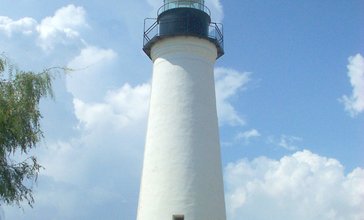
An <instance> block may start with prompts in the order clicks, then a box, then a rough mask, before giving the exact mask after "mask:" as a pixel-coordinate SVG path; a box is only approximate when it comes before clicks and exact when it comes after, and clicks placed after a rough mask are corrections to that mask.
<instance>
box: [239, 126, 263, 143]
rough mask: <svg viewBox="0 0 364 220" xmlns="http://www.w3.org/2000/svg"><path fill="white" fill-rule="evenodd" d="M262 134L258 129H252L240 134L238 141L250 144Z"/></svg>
mask: <svg viewBox="0 0 364 220" xmlns="http://www.w3.org/2000/svg"><path fill="white" fill-rule="evenodd" d="M260 136H261V134H260V133H259V131H258V130H256V129H251V130H249V131H244V132H239V133H238V134H237V135H236V139H238V140H240V139H243V140H244V142H245V143H249V141H250V139H252V138H257V137H260Z"/></svg>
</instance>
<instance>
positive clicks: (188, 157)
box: [137, 36, 226, 220]
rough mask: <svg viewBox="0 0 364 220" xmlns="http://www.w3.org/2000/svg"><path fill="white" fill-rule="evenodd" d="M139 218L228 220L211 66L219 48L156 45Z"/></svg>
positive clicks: (192, 42)
mask: <svg viewBox="0 0 364 220" xmlns="http://www.w3.org/2000/svg"><path fill="white" fill-rule="evenodd" d="M151 54H152V59H153V62H154V65H153V82H152V94H151V102H150V112H149V121H148V131H147V138H146V145H145V153H144V166H143V175H142V182H141V190H140V195H139V207H138V217H137V219H138V220H172V215H174V214H183V215H185V220H225V219H226V217H225V203H224V192H223V190H224V189H223V180H222V168H221V158H220V145H219V133H218V124H217V114H216V99H215V88H214V76H213V68H214V63H215V59H216V55H217V51H216V47H215V45H214V44H212V43H211V42H209V41H207V40H205V39H199V38H196V37H183V36H181V37H173V38H167V39H164V40H160V41H159V42H158V43H157V44H155V46H153V48H152V52H151Z"/></svg>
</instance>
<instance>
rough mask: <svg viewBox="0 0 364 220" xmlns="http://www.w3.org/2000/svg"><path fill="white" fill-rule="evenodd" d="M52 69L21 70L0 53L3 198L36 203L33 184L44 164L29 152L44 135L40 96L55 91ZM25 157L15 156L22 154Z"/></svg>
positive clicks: (0, 176) (10, 201)
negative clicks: (41, 124)
mask: <svg viewBox="0 0 364 220" xmlns="http://www.w3.org/2000/svg"><path fill="white" fill-rule="evenodd" d="M51 71H52V69H46V70H44V71H43V72H40V73H34V72H31V71H22V70H19V69H18V68H16V67H15V66H14V65H13V64H11V62H10V61H9V59H7V58H6V57H5V56H4V55H0V202H1V203H5V204H8V205H13V204H16V205H18V206H20V202H22V201H27V202H28V204H29V205H30V206H32V204H33V203H34V198H33V195H32V186H33V185H34V183H35V182H36V181H37V176H38V173H39V171H40V169H41V168H42V167H41V165H40V164H39V163H38V161H37V159H36V157H35V156H28V153H29V151H30V150H31V149H33V148H35V147H36V144H37V143H39V141H40V140H41V139H42V137H43V132H42V130H41V126H40V119H41V118H42V115H41V112H40V110H39V101H40V99H41V98H44V97H47V96H50V97H53V92H52V76H51V74H50V72H51ZM24 156H25V158H26V159H18V160H20V161H16V160H15V159H14V158H19V157H23V158H24Z"/></svg>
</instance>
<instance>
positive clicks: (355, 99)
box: [340, 54, 364, 117]
mask: <svg viewBox="0 0 364 220" xmlns="http://www.w3.org/2000/svg"><path fill="white" fill-rule="evenodd" d="M347 67H348V76H349V78H350V84H351V86H352V87H353V92H352V95H351V96H350V97H348V96H346V95H344V96H342V98H341V99H340V101H341V102H342V103H344V105H345V110H346V111H348V112H349V113H350V115H351V116H352V117H355V116H356V115H358V114H359V113H362V112H363V111H364V57H363V56H362V55H361V54H356V55H355V56H352V57H349V64H348V66H347Z"/></svg>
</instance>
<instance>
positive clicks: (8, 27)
mask: <svg viewBox="0 0 364 220" xmlns="http://www.w3.org/2000/svg"><path fill="white" fill-rule="evenodd" d="M36 26H37V21H36V20H34V19H33V18H29V17H24V18H21V19H19V20H16V21H13V20H12V19H11V18H9V17H6V16H0V32H4V33H5V34H6V35H7V36H8V37H11V36H12V34H13V33H22V34H24V35H30V34H32V33H34V31H35V27H36Z"/></svg>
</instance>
